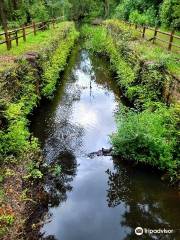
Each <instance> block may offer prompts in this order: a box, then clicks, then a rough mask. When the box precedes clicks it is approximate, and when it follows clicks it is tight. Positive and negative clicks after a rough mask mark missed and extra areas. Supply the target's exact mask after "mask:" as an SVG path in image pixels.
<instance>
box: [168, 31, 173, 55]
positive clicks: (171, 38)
mask: <svg viewBox="0 0 180 240" xmlns="http://www.w3.org/2000/svg"><path fill="white" fill-rule="evenodd" d="M173 35H174V29H173V30H172V31H171V35H170V38H169V45H168V50H169V51H171V47H172V42H173V37H174V36H173Z"/></svg>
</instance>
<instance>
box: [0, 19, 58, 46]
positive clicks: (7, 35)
mask: <svg viewBox="0 0 180 240" xmlns="http://www.w3.org/2000/svg"><path fill="white" fill-rule="evenodd" d="M59 19H61V18H56V19H55V18H54V19H51V20H48V21H44V22H38V23H35V22H33V23H32V24H30V25H27V26H23V27H21V28H17V29H14V30H10V31H7V32H2V33H0V44H6V46H7V50H10V49H11V48H12V41H16V46H18V45H19V39H20V38H23V41H24V42H25V41H26V36H27V35H29V34H32V33H33V34H34V35H36V34H37V31H40V30H43V29H46V28H49V25H50V24H52V26H53V28H55V24H56V23H57V21H58V20H59ZM1 38H3V39H2V40H1Z"/></svg>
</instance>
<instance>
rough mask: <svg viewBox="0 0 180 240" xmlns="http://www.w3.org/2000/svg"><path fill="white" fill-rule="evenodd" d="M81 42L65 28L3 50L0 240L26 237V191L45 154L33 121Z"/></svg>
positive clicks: (71, 28) (70, 28)
mask: <svg viewBox="0 0 180 240" xmlns="http://www.w3.org/2000/svg"><path fill="white" fill-rule="evenodd" d="M77 38H78V32H77V31H76V29H75V26H74V23H72V22H63V23H60V24H58V25H57V27H56V29H55V30H54V29H50V30H47V31H44V32H38V33H37V36H33V35H29V36H28V38H27V42H26V43H24V42H22V41H21V42H20V44H19V46H18V47H16V46H14V47H13V48H12V49H11V50H10V51H6V50H5V46H1V47H0V56H1V62H3V64H2V66H1V69H0V70H1V71H0V91H1V97H0V164H1V177H0V182H1V187H0V203H1V207H0V225H1V229H0V237H3V236H6V238H7V239H17V235H18V234H19V233H20V232H21V231H22V229H21V228H22V226H23V221H24V220H25V218H26V215H25V212H24V211H25V205H26V203H27V202H28V201H31V199H30V198H29V197H28V196H29V195H28V194H29V193H28V187H25V186H28V183H29V182H31V180H32V179H37V178H41V177H42V173H41V172H40V170H39V161H40V160H41V152H40V150H39V146H38V142H37V140H36V139H34V138H33V136H31V134H30V132H29V129H28V124H29V120H28V116H29V114H30V113H31V112H32V110H33V109H34V108H35V107H36V106H37V104H38V101H39V99H40V98H41V97H42V96H44V97H51V96H52V94H53V92H54V90H55V87H56V83H57V80H58V78H59V72H61V71H62V70H63V69H64V67H65V65H66V62H67V58H68V55H69V54H70V51H71V49H72V47H73V46H74V44H75V41H76V39H77ZM27 52H31V54H32V55H27ZM3 59H5V60H3ZM9 59H10V60H9ZM15 59H16V60H15ZM25 182H26V184H24V183H25ZM18 238H19V235H18Z"/></svg>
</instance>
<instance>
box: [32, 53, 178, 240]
mask: <svg viewBox="0 0 180 240" xmlns="http://www.w3.org/2000/svg"><path fill="white" fill-rule="evenodd" d="M114 82H115V80H113V77H112V75H111V72H110V70H109V68H108V64H107V63H106V62H105V60H103V59H100V58H98V57H96V56H90V55H89V54H88V52H87V51H85V50H82V49H80V48H76V49H75V50H74V51H73V53H72V56H71V58H70V63H69V65H68V66H67V69H66V71H65V73H64V76H63V81H62V83H61V85H60V86H59V88H58V90H57V92H56V95H55V97H54V99H53V100H52V101H51V102H49V103H46V104H45V105H43V106H42V107H41V108H40V109H39V110H38V112H37V113H36V114H35V116H34V119H33V123H32V131H33V133H34V135H35V136H36V137H38V138H39V140H40V142H41V143H42V147H43V152H44V156H45V160H46V163H47V164H53V163H59V164H61V166H62V173H61V177H59V179H57V178H56V180H55V181H54V180H52V179H47V182H46V184H45V189H46V191H47V192H48V193H49V195H50V198H49V201H48V202H47V211H46V213H45V214H44V221H45V224H44V225H43V226H42V228H41V230H40V233H41V237H39V239H57V240H121V239H122V240H124V239H178V234H177V232H176V234H175V235H162V236H161V237H162V238H161V237H160V235H151V236H148V235H143V236H141V238H137V237H136V236H135V234H134V229H135V227H137V226H141V227H146V228H152V229H158V228H160V227H161V228H164V227H166V228H171V229H178V228H180V227H179V222H178V221H179V216H180V215H179V213H180V206H179V198H178V193H177V191H175V190H173V189H172V188H170V187H168V186H167V185H166V184H164V183H162V182H161V181H160V179H159V176H158V175H157V173H153V172H150V171H148V170H146V169H140V168H137V167H132V166H129V165H128V164H126V165H125V163H122V162H121V161H120V160H116V159H112V157H97V156H96V157H94V158H89V157H88V156H87V155H88V153H91V152H94V151H97V150H99V149H101V148H102V147H105V148H108V147H110V143H109V137H108V136H109V134H111V133H112V132H113V131H115V119H114V113H115V111H116V110H117V108H118V104H119V101H120V98H119V95H120V94H119V91H118V87H117V86H116V85H115V84H114ZM179 239H180V238H179Z"/></svg>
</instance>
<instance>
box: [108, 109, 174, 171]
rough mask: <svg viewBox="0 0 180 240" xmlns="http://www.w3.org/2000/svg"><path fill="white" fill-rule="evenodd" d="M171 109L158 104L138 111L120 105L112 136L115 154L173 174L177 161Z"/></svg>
mask: <svg viewBox="0 0 180 240" xmlns="http://www.w3.org/2000/svg"><path fill="white" fill-rule="evenodd" d="M173 111H174V110H173V109H168V108H166V107H165V106H161V105H160V107H159V108H157V109H156V110H155V111H151V110H150V109H148V110H145V111H143V112H140V113H136V112H133V111H132V110H127V109H124V108H122V109H121V111H120V112H119V114H118V115H117V132H116V133H115V134H114V135H112V137H111V140H112V144H113V146H114V151H115V153H116V154H119V155H121V156H122V157H124V158H125V159H130V160H135V161H136V162H143V163H146V164H150V165H152V166H156V167H158V168H159V169H166V170H168V171H169V173H171V174H174V173H175V172H176V170H177V167H178V161H177V159H175V158H174V156H175V151H176V149H175V148H176V140H177V139H176V136H177V133H176V120H175V116H174V114H173Z"/></svg>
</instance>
